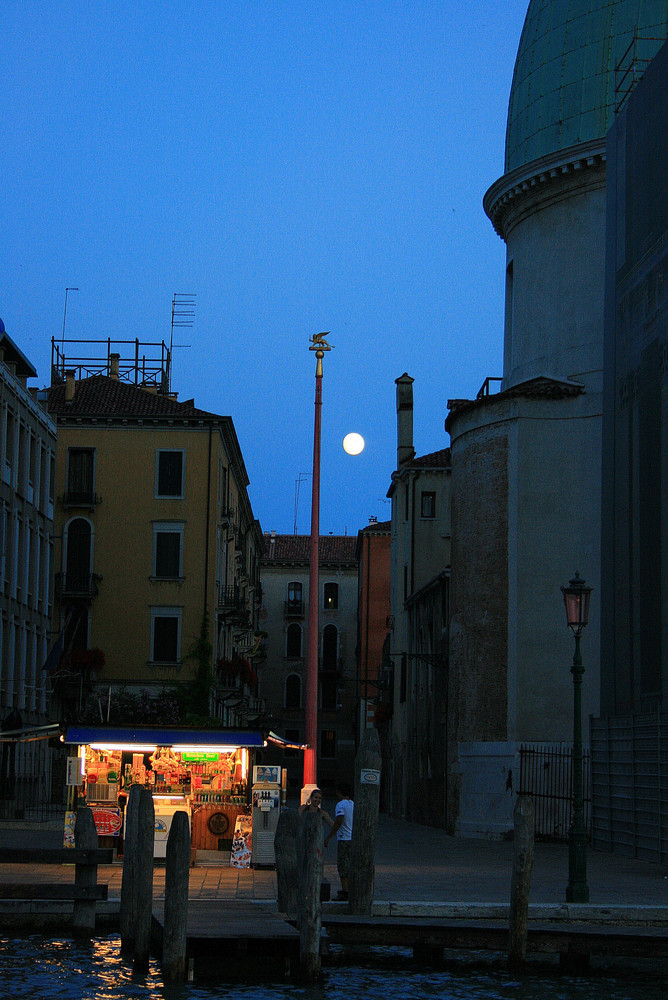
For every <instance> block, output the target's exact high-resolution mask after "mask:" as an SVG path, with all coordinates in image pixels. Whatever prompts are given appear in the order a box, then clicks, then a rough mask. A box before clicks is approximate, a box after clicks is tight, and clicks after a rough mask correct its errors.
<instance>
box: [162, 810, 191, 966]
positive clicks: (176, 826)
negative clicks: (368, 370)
mask: <svg viewBox="0 0 668 1000" xmlns="http://www.w3.org/2000/svg"><path fill="white" fill-rule="evenodd" d="M189 878H190V823H189V822H188V814H187V813H186V812H184V811H182V810H179V811H178V812H175V813H174V816H173V818H172V825H171V828H170V831H169V837H168V838H167V856H166V868H165V923H164V931H163V943H162V974H163V976H164V979H165V982H166V983H183V982H185V978H186V947H187V928H188V880H189Z"/></svg>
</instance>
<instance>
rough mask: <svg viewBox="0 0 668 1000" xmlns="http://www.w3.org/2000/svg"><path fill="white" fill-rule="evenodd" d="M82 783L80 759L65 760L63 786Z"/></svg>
mask: <svg viewBox="0 0 668 1000" xmlns="http://www.w3.org/2000/svg"><path fill="white" fill-rule="evenodd" d="M82 781H83V761H82V759H81V757H68V758H67V778H66V781H65V784H67V785H69V786H71V785H80V784H81V782H82Z"/></svg>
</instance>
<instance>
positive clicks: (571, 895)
mask: <svg viewBox="0 0 668 1000" xmlns="http://www.w3.org/2000/svg"><path fill="white" fill-rule="evenodd" d="M566 902H567V903H588V902H589V886H588V885H567V886H566Z"/></svg>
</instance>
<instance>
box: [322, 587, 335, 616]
mask: <svg viewBox="0 0 668 1000" xmlns="http://www.w3.org/2000/svg"><path fill="white" fill-rule="evenodd" d="M323 596H324V601H323V607H324V609H325V611H335V610H336V609H337V608H338V606H339V585H338V583H326V584H325V587H324V593H323Z"/></svg>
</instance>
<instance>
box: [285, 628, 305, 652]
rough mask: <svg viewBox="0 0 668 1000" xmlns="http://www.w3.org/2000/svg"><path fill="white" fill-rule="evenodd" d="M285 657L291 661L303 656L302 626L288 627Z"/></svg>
mask: <svg viewBox="0 0 668 1000" xmlns="http://www.w3.org/2000/svg"><path fill="white" fill-rule="evenodd" d="M285 655H286V656H287V657H288V658H289V659H293V660H294V659H297V658H298V657H300V656H301V655H302V629H301V625H296V624H295V623H294V622H293V623H292V625H288V631H287V635H286V640H285Z"/></svg>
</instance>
